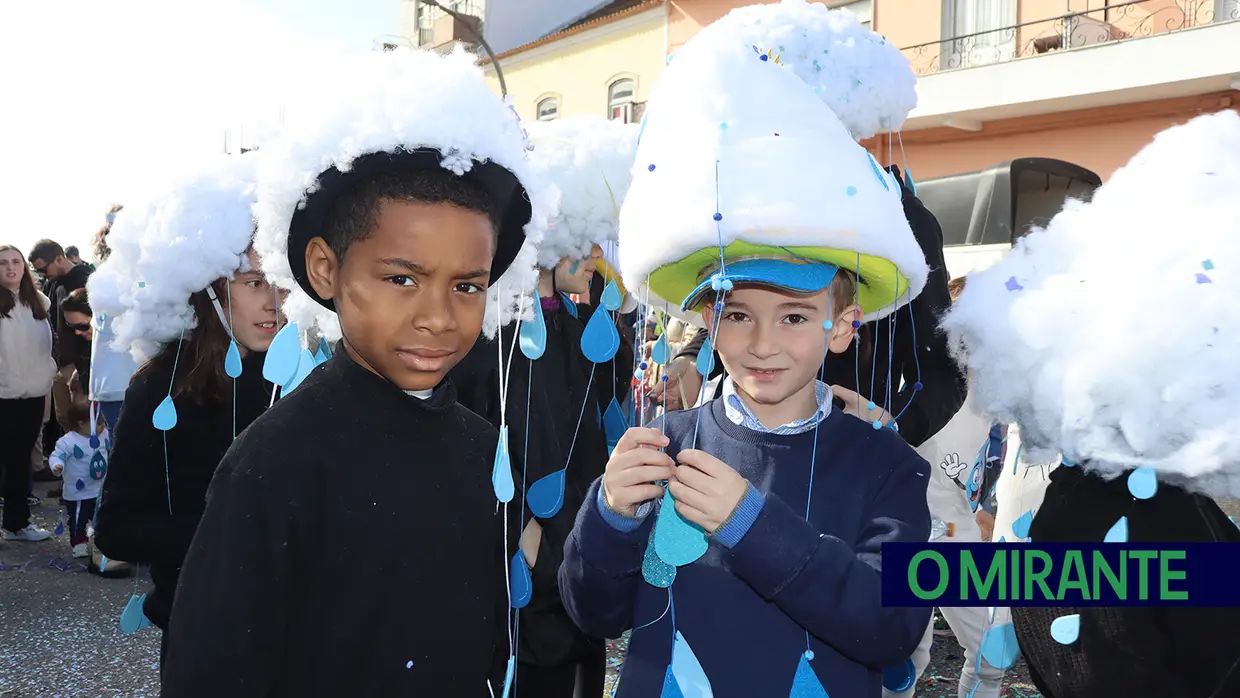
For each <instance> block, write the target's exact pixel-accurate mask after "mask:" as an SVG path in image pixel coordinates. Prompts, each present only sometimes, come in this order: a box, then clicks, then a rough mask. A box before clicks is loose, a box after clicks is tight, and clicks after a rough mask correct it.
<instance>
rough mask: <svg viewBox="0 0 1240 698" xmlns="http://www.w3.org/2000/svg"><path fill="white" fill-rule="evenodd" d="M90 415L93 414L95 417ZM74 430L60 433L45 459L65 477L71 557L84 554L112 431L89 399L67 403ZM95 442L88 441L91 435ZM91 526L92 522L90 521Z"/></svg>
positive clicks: (56, 472)
mask: <svg viewBox="0 0 1240 698" xmlns="http://www.w3.org/2000/svg"><path fill="white" fill-rule="evenodd" d="M91 417H95V419H94V420H92V419H91ZM69 419H70V420H72V422H73V424H74V430H73V431H71V432H69V433H67V434H65V435H64V436H62V437H60V439H59V440H58V441H57V442H56V448H55V449H54V450H53V451H52V455H50V456H48V459H47V460H48V463H49V464H50V465H51V466H52V472H53V473H55V474H57V475H60V476H61V477H63V478H64V481H65V484H64V495H63V496H62V499H64V500H65V513H66V515H67V516H68V519H69V525H68V531H69V545H71V546H73V557H86V542H87V540H88V538H89V534H88V533H87V524H91V523H92V522H93V521H94V519H95V503H96V501H97V500H98V498H99V493H100V492H101V491H102V490H103V479H104V476H105V475H106V474H107V472H108V451H109V449H110V448H111V447H112V439H111V435H110V434H109V433H108V429H107V426H106V425H105V424H104V422H103V417H102V416H101V415H95V414H93V413H92V410H91V406H90V403H87V402H83V401H76V402H74V403H73V404H72V405H70V407H69ZM92 436H94V437H95V445H94V446H92V445H91V441H92V440H91V437H92ZM92 528H93V525H92Z"/></svg>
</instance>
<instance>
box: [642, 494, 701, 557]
mask: <svg viewBox="0 0 1240 698" xmlns="http://www.w3.org/2000/svg"><path fill="white" fill-rule="evenodd" d="M654 545H655V553H656V554H658V556H659V559H661V560H663V561H664V562H666V563H667V564H669V565H673V566H676V567H682V566H684V565H687V564H689V563H691V562H694V561H696V560H697V559H698V558H700V557H702V556H703V555H705V554H706V549H707V548H709V547H710V540H709V539H708V538H707V537H706V532H705V531H703V530H702V528H701V527H700V526H698V525H697V524H693V523H690V522H688V521H686V520H685V518H684V517H682V516H681V515H680V512H678V511H676V500H674V499H672V493H671V491H669V490H664V491H663V502H662V504H661V505H660V507H659V518H658V519H656V520H655V522H654Z"/></svg>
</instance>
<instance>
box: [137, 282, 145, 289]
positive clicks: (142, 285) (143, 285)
mask: <svg viewBox="0 0 1240 698" xmlns="http://www.w3.org/2000/svg"><path fill="white" fill-rule="evenodd" d="M138 288H146V282H145V281H139V282H138Z"/></svg>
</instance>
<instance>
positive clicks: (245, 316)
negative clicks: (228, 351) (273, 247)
mask: <svg viewBox="0 0 1240 698" xmlns="http://www.w3.org/2000/svg"><path fill="white" fill-rule="evenodd" d="M246 256H247V257H248V258H249V261H250V268H251V269H254V270H255V271H248V272H238V273H236V274H234V275H233V276H232V278H230V279H229V280H228V290H227V291H226V292H225V293H224V294H223V295H224V297H223V298H221V299H220V300H221V301H222V303H223V307H224V312H225V313H226V316H227V317H228V318H229V321H230V322H231V323H232V331H233V336H234V337H236V338H237V344H239V345H241V349H242V350H243V351H255V352H262V351H267V348H268V347H270V346H271V340H273V339H275V337H276V330H277V329H279V326H278V324H277V320H278V318H279V312H280V305H281V304H282V303H283V301H284V297H285V295H286V294H287V292H286V291H281V292H280V293H279V294H277V293H276V291H275V289H274V288H272V287H271V285H269V284H268V283H267V279H266V278H265V277H264V276H263V274H262V272H260V271H257V270H258V269H259V260H258V255H257V254H255V252H254V250H249V251H248V252H246Z"/></svg>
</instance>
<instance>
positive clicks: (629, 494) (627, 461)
mask: <svg viewBox="0 0 1240 698" xmlns="http://www.w3.org/2000/svg"><path fill="white" fill-rule="evenodd" d="M668 443H669V442H668V439H667V437H666V436H664V435H663V433H662V432H660V431H659V430H658V429H649V428H646V427H632V428H631V429H629V430H628V431H626V432H624V436H621V437H620V441H619V442H618V443H617V444H616V450H614V451H612V453H611V460H609V461H607V470H606V471H605V472H604V473H603V497H604V499H606V501H607V506H609V507H611V510H612V511H614V512H616V513H618V514H623V515H625V516H633V515H635V514H636V513H637V508H638V507H639V506H641V505H642V504H644V503H646V502H649V501H651V500H653V499H658V498H659V497H662V496H663V488H662V487H660V486H659V485H656V484H654V483H656V482H659V481H661V480H669V479H671V477H672V475H673V473H674V472H675V470H676V463H675V462H674V461H672V457H671V456H669V455H667V454H666V453H663V452H662V451H659V450H658V449H660V448H663V447H664V446H666V445H667V444H668Z"/></svg>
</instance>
